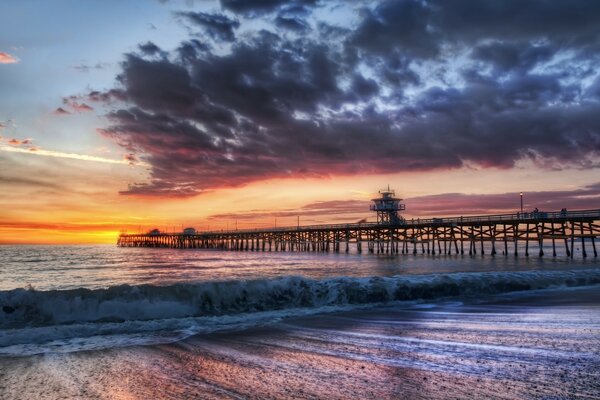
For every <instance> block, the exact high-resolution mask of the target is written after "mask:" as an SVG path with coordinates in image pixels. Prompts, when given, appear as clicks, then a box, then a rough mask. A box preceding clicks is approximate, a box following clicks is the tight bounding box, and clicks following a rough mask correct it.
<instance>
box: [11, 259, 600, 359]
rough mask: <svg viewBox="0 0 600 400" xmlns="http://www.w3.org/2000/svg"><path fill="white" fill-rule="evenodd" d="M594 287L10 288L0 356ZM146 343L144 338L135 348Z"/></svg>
mask: <svg viewBox="0 0 600 400" xmlns="http://www.w3.org/2000/svg"><path fill="white" fill-rule="evenodd" d="M595 284H600V269H586V270H571V271H523V272H485V273H481V272H478V273H453V274H440V275H419V276H395V277H373V278H350V277H341V278H332V279H326V280H312V279H307V278H302V277H285V278H278V279H269V280H250V281H227V282H204V283H194V284H176V285H172V286H152V285H141V286H128V285H123V286H115V287H110V288H106V289H93V290H92V289H84V288H80V289H73V290H50V291H36V290H33V289H14V290H9V291H1V292H0V354H2V353H4V354H7V353H8V354H16V353H18V352H23V351H24V350H23V345H32V344H35V345H36V346H38V345H40V344H48V343H55V342H56V341H57V340H63V341H64V340H67V339H73V338H82V337H83V338H89V337H96V338H98V337H101V336H102V335H129V336H128V337H129V339H130V338H131V335H139V334H142V333H148V332H153V333H155V334H157V333H158V332H162V333H161V334H160V335H158V336H160V337H162V338H163V339H164V338H165V337H168V338H169V340H178V339H180V338H181V337H182V336H189V335H190V334H195V333H199V332H208V331H214V330H218V329H232V328H239V327H245V326H248V325H252V324H260V323H268V322H272V321H273V320H274V319H277V318H282V317H286V316H291V315H305V314H310V313H317V312H323V311H332V310H337V309H347V308H351V307H356V306H366V305H370V304H381V303H389V302H397V301H419V300H435V299H441V298H449V297H453V298H456V297H458V298H469V297H482V296H487V295H494V294H500V293H507V292H514V291H526V290H539V289H546V288H551V287H560V286H567V287H571V286H587V285H595ZM165 332H170V333H165ZM173 332H177V334H174V333H173ZM161 335H162V336H161ZM156 338H157V336H156V335H155V336H154V339H153V340H158V341H161V340H162V339H160V340H159V339H156ZM129 339H124V344H125V345H127V344H136V343H138V342H136V341H135V340H134V341H133V342H132V341H131V340H129ZM100 341H101V340H100ZM111 341H112V342H115V338H114V337H112V338H111ZM116 341H117V342H118V340H116ZM150 341H151V342H152V340H150ZM147 342H148V337H145V339H143V340H142V339H140V342H139V343H147ZM94 343H96V344H97V341H96V342H94ZM15 346H16V347H15ZM84 347H85V346H84ZM93 347H94V346H92V348H93ZM36 349H37V347H36ZM36 351H39V349H38V350H35V349H34V350H31V349H30V350H29V352H33V353H35V352H36ZM25 352H26V353H27V351H25Z"/></svg>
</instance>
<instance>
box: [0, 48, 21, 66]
mask: <svg viewBox="0 0 600 400" xmlns="http://www.w3.org/2000/svg"><path fill="white" fill-rule="evenodd" d="M18 62H19V59H18V58H17V57H15V56H12V55H10V54H8V53H5V52H3V51H0V64H15V63H18Z"/></svg>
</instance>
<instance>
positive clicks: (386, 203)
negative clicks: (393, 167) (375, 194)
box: [371, 185, 406, 225]
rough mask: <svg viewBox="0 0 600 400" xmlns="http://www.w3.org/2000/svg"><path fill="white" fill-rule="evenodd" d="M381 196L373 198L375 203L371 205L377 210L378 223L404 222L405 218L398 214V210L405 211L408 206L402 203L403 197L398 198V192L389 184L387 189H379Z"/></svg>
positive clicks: (396, 223) (394, 223) (372, 209)
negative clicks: (391, 188)
mask: <svg viewBox="0 0 600 400" xmlns="http://www.w3.org/2000/svg"><path fill="white" fill-rule="evenodd" d="M379 194H380V195H381V197H379V198H377V199H373V202H374V203H375V204H373V205H371V211H375V212H377V223H378V224H382V225H399V224H401V223H403V222H404V218H402V216H401V215H399V214H398V211H404V210H405V209H406V206H405V205H404V204H402V203H400V202H401V201H402V199H398V198H396V197H395V196H396V193H395V192H394V191H393V190H390V186H389V185H388V187H387V190H386V189H383V190H380V191H379Z"/></svg>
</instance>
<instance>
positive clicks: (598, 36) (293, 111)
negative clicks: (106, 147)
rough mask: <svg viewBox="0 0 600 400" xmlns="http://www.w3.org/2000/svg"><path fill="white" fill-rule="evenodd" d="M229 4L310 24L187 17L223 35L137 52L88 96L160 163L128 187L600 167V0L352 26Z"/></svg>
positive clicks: (392, 10)
mask: <svg viewBox="0 0 600 400" xmlns="http://www.w3.org/2000/svg"><path fill="white" fill-rule="evenodd" d="M341 4H342V5H343V4H344V3H341ZM222 6H223V8H224V9H225V10H226V12H239V13H243V14H244V15H245V16H244V17H243V18H250V19H252V18H257V19H260V21H261V23H262V24H268V23H271V24H276V25H278V26H279V27H281V26H282V25H281V21H279V22H277V21H278V19H280V18H287V19H298V23H299V24H300V25H303V26H305V27H306V31H305V32H304V33H303V34H302V35H289V34H287V33H286V31H285V30H278V29H276V28H275V26H273V29H270V30H267V29H258V30H257V29H256V28H255V27H254V26H253V27H252V29H250V30H247V31H244V26H242V25H238V24H239V23H238V22H237V21H235V20H233V19H231V18H230V17H227V16H226V15H220V14H219V15H215V14H205V13H185V15H186V18H190V19H193V18H199V19H198V21H196V23H197V24H198V25H200V26H202V27H203V29H207V30H212V32H213V33H212V34H211V36H212V37H213V40H212V41H211V40H208V39H207V40H204V39H203V40H202V41H200V40H198V39H194V38H190V39H187V40H185V41H183V42H182V43H181V44H180V45H179V46H178V47H177V48H176V49H175V50H174V51H172V52H170V53H165V54H164V55H163V56H161V57H160V58H157V57H154V53H155V51H144V50H143V47H140V49H141V50H142V52H141V53H131V54H127V55H125V58H124V61H123V62H122V71H121V73H120V74H119V76H118V78H117V81H118V87H117V88H114V89H112V90H110V91H107V92H91V93H90V94H89V95H88V96H87V99H88V100H89V101H99V102H106V103H110V104H112V105H114V106H117V109H115V110H114V111H113V112H111V113H110V114H109V115H108V118H109V120H110V121H111V125H110V126H109V127H108V128H107V129H105V130H103V131H102V133H103V134H104V135H106V136H109V137H110V138H112V139H114V140H115V141H116V142H118V143H119V144H121V145H122V146H123V147H125V148H126V149H127V151H128V153H129V154H131V155H132V157H133V156H135V157H139V158H141V159H143V160H144V161H145V162H147V163H148V164H149V165H150V166H151V168H150V181H149V182H147V183H138V184H134V185H132V186H131V187H130V189H129V190H128V191H127V192H126V193H133V194H149V195H156V194H158V195H162V194H164V195H182V196H187V195H193V194H196V193H199V192H200V191H202V190H206V189H210V188H215V187H223V186H237V185H243V184H245V183H248V182H251V181H256V180H261V179H269V178H275V177H280V178H281V177H321V176H332V175H339V174H356V173H390V172H398V171H410V170H413V171H414V170H432V169H447V168H457V167H461V166H464V165H469V164H477V165H479V166H483V167H495V168H511V167H513V166H514V165H515V163H517V162H519V161H521V160H531V161H533V162H535V163H537V164H538V165H541V166H544V167H548V168H565V167H569V168H572V167H579V168H590V167H597V166H598V165H597V164H598V155H599V154H600V101H599V95H600V90H599V89H598V87H600V84H598V82H600V77H598V76H597V72H596V70H595V68H594V67H593V66H594V65H596V63H597V61H598V58H599V57H598V56H597V53H595V52H593V51H591V50H592V49H594V48H596V47H597V46H598V43H600V28H598V26H600V12H598V10H597V8H598V7H600V3H598V2H590V1H575V2H573V1H569V2H565V1H562V0H556V1H552V2H547V1H530V2H522V1H514V0H507V1H504V2H495V1H494V2H492V1H487V0H485V1H476V2H472V1H469V2H467V1H456V2H453V3H452V6H451V7H450V6H449V5H448V3H447V2H441V1H435V0H432V1H428V2H424V1H416V0H415V1H408V0H403V1H387V2H379V3H377V4H375V5H374V6H372V7H370V8H360V9H359V11H358V14H357V22H356V23H355V24H354V25H348V24H346V25H343V24H341V23H340V21H336V20H332V21H320V20H318V19H317V18H316V17H315V15H316V14H317V13H316V11H315V10H316V8H315V7H317V8H318V7H320V5H319V4H317V2H311V1H307V2H302V1H275V0H272V1H255V2H237V1H223V2H222ZM461 15H462V16H463V17H461ZM192 16H194V17H192ZM248 16H250V17H248ZM300 21H301V22H300ZM288 22H289V21H288ZM304 24H305V25H304ZM311 27H314V28H311ZM286 29H294V28H293V27H291V26H288V27H286ZM311 29H314V30H311ZM235 30H239V31H240V32H241V31H244V34H243V35H242V34H240V38H239V39H236V38H235V35H234V31H235ZM275 32H277V33H275ZM223 40H226V41H228V43H230V46H228V47H227V49H226V50H223V48H222V47H220V46H219V44H218V42H219V41H223ZM142 46H145V45H142ZM215 49H218V50H215ZM594 82H596V83H594Z"/></svg>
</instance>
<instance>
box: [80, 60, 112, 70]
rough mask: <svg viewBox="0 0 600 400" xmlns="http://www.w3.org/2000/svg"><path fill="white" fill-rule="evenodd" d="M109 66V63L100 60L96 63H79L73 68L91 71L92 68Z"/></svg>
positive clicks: (98, 68) (100, 68)
mask: <svg viewBox="0 0 600 400" xmlns="http://www.w3.org/2000/svg"><path fill="white" fill-rule="evenodd" d="M109 66H110V64H109V63H105V62H99V63H96V64H95V65H87V64H79V65H75V66H74V67H73V68H74V69H75V70H76V71H79V72H89V71H90V70H92V69H95V70H103V69H106V68H107V67H109Z"/></svg>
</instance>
